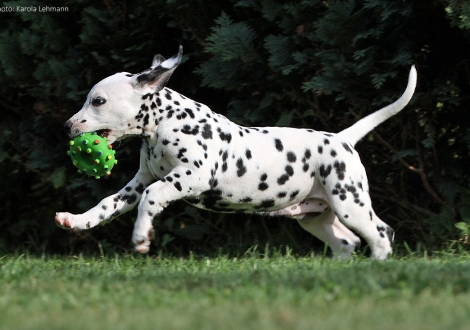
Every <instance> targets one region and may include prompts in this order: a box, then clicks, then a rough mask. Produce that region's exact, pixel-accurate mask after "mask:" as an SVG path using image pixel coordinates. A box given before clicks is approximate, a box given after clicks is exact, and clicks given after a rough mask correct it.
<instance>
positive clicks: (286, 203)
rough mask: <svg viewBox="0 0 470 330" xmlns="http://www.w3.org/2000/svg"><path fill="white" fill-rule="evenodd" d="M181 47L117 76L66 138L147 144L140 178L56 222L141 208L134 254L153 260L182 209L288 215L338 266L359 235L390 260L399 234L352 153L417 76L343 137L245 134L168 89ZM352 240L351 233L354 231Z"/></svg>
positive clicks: (102, 86)
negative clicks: (95, 136) (165, 228)
mask: <svg viewBox="0 0 470 330" xmlns="http://www.w3.org/2000/svg"><path fill="white" fill-rule="evenodd" d="M181 57H182V47H180V50H179V53H178V54H177V55H175V56H174V57H172V58H170V59H168V60H165V59H164V58H163V57H162V56H161V55H157V56H155V58H154V59H153V63H152V66H151V67H150V68H149V69H147V70H145V71H144V72H141V73H139V74H130V73H126V72H120V73H116V74H115V75H112V76H110V77H108V78H106V79H103V80H102V81H100V82H99V83H98V84H96V85H95V86H94V87H93V88H92V89H91V91H90V92H89V94H88V97H87V100H86V102H85V104H84V105H83V107H82V109H81V110H80V111H79V112H78V113H77V114H75V115H74V116H73V117H72V118H70V119H69V120H68V121H67V122H66V124H65V128H66V130H67V132H68V134H69V135H70V137H72V138H73V137H75V136H77V135H79V134H80V133H82V132H92V131H96V132H98V133H99V134H101V135H102V136H106V137H107V138H108V139H109V143H113V142H115V141H118V140H120V139H123V138H126V137H129V136H140V137H141V138H142V139H143V144H142V148H141V153H140V168H139V171H138V172H137V174H136V175H135V177H134V178H133V179H132V180H131V181H130V182H129V183H128V184H127V185H126V186H125V187H124V188H123V189H121V190H120V191H119V192H117V193H116V194H114V195H111V196H109V197H106V198H104V199H103V200H102V201H101V202H100V203H99V204H98V205H97V206H95V207H93V208H92V209H90V210H88V211H87V212H85V213H83V214H70V213H67V212H60V213H56V217H55V222H56V224H57V225H58V226H60V227H62V228H65V229H75V230H84V229H89V228H92V227H94V226H96V225H98V224H103V223H105V222H109V221H111V220H112V219H114V218H115V217H117V216H119V215H120V214H122V213H124V212H127V211H129V210H131V209H132V208H133V207H134V206H136V205H137V204H139V206H138V216H137V220H136V222H135V225H134V231H133V234H132V243H133V245H134V248H135V250H136V251H138V252H141V253H146V252H148V251H149V246H150V241H151V240H152V238H153V237H154V229H153V226H152V221H153V219H154V217H155V216H156V215H158V214H159V213H160V212H161V211H162V210H163V209H164V208H165V207H166V206H167V205H168V204H169V203H170V202H172V201H175V200H178V199H184V200H185V201H186V202H188V203H190V204H192V205H194V206H196V207H199V208H202V209H206V210H212V211H216V212H231V213H234V212H235V213H238V212H241V213H260V214H265V215H273V216H277V215H282V216H285V217H290V218H293V219H296V220H297V221H298V222H299V224H300V225H301V226H302V227H303V228H304V229H305V230H307V231H308V232H310V233H312V234H313V235H314V236H316V237H318V238H319V239H320V240H322V241H324V242H325V243H327V244H328V245H329V247H330V248H331V249H332V251H333V253H334V254H335V255H336V256H337V257H340V258H347V257H349V256H351V254H352V252H353V251H354V250H355V249H356V248H358V246H359V245H360V239H359V237H357V236H356V234H354V233H353V231H355V232H356V233H357V234H359V235H361V236H362V237H363V238H364V239H365V240H366V241H367V243H368V244H369V246H370V248H371V252H372V257H373V258H376V259H386V258H387V257H388V256H389V255H390V254H391V253H392V246H391V244H392V241H393V238H394V232H393V230H392V229H391V228H390V227H389V226H388V225H387V224H386V223H384V222H383V221H382V220H381V219H379V217H378V216H377V215H376V214H375V212H374V210H373V208H372V205H371V199H370V196H369V187H368V182H367V176H366V172H365V169H364V166H363V165H362V163H361V160H360V158H359V155H358V153H357V152H356V151H355V150H354V145H355V144H356V142H357V141H358V140H360V139H361V138H362V137H363V136H364V135H365V134H367V133H368V132H370V131H371V130H372V129H373V128H374V127H376V126H377V125H378V124H380V123H382V122H383V121H385V120H386V119H388V118H389V117H391V116H393V115H394V114H396V113H397V112H399V111H400V110H401V109H403V107H405V106H406V105H407V103H408V102H409V100H410V99H411V97H412V95H413V93H414V89H415V86H416V79H417V74H416V70H415V68H414V67H412V68H411V71H410V75H409V80H408V86H407V87H406V90H405V92H404V94H403V95H402V96H401V97H400V98H399V99H398V100H397V101H396V102H394V103H392V104H391V105H388V106H386V107H384V108H382V109H381V110H378V111H376V112H375V113H372V114H371V115H369V116H367V117H365V118H363V119H361V120H360V121H358V122H357V123H356V124H354V125H352V126H351V127H349V128H347V129H345V130H343V131H341V132H339V133H336V134H334V133H327V132H318V131H315V130H313V129H296V128H284V127H243V126H240V125H237V124H235V123H233V122H231V121H230V120H229V119H227V118H226V117H224V116H222V115H219V114H216V113H214V112H212V111H211V109H209V108H208V107H207V106H205V105H204V104H201V103H198V102H195V101H193V100H191V99H189V98H187V97H185V96H183V95H181V94H179V93H177V92H175V91H173V90H171V89H169V88H166V87H165V84H166V82H167V81H168V79H169V78H170V76H171V74H172V73H173V71H174V70H175V69H176V67H177V66H178V65H179V63H180V61H181ZM352 230H353V231H352Z"/></svg>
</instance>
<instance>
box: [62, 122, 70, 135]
mask: <svg viewBox="0 0 470 330" xmlns="http://www.w3.org/2000/svg"><path fill="white" fill-rule="evenodd" d="M64 128H65V131H66V132H67V134H69V135H70V133H71V129H72V122H71V121H70V120H67V121H66V122H65V124H64Z"/></svg>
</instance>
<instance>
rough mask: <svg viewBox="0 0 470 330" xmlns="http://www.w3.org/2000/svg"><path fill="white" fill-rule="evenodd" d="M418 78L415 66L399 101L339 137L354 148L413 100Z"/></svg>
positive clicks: (347, 129) (365, 118) (371, 115)
mask: <svg viewBox="0 0 470 330" xmlns="http://www.w3.org/2000/svg"><path fill="white" fill-rule="evenodd" d="M416 77H417V73H416V69H415V66H414V65H413V66H412V67H411V70H410V76H409V78H408V86H406V90H405V92H404V93H403V95H402V96H401V97H400V98H399V99H398V100H396V101H395V102H393V103H392V104H390V105H388V106H386V107H384V108H382V109H380V110H377V111H376V112H374V113H372V114H370V115H368V116H367V117H364V118H362V119H361V120H359V121H358V122H357V123H355V124H354V125H352V126H351V127H349V128H346V129H345V130H343V131H341V132H339V133H338V136H342V137H344V138H345V139H346V140H347V141H349V142H350V143H351V144H352V145H353V146H354V145H355V144H356V143H357V141H359V140H360V139H361V138H362V137H363V136H364V135H366V134H367V133H369V132H370V131H372V130H373V129H374V128H375V127H376V126H377V125H379V124H381V123H383V122H384V121H385V120H387V119H388V118H390V117H392V116H393V115H395V114H397V113H398V112H399V111H400V110H401V109H403V108H404V107H405V106H406V105H407V104H408V102H409V101H410V100H411V97H412V96H413V93H414V91H415V87H416Z"/></svg>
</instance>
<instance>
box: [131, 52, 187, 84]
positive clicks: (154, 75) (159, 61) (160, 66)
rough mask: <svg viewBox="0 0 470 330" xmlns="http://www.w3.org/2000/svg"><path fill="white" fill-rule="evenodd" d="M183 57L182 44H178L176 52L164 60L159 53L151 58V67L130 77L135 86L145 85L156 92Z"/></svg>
mask: <svg viewBox="0 0 470 330" xmlns="http://www.w3.org/2000/svg"><path fill="white" fill-rule="evenodd" d="M182 57H183V46H180V48H179V52H178V54H176V55H175V56H173V57H171V58H169V59H167V60H165V58H164V57H163V56H161V55H156V56H155V57H154V58H153V62H152V67H151V68H150V69H149V70H147V71H145V72H142V73H140V74H137V75H135V76H134V77H133V78H132V79H133V80H134V84H135V86H136V87H141V88H144V87H147V88H150V89H151V90H153V91H154V92H158V91H160V90H162V89H163V87H165V85H166V83H167V82H168V80H169V79H170V77H171V75H172V74H173V71H174V70H175V69H176V68H177V67H178V65H179V64H180V62H181V58H182Z"/></svg>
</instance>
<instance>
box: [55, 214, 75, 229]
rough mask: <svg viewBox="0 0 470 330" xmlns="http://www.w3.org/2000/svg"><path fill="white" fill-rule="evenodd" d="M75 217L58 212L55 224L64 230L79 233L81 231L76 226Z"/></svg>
mask: <svg viewBox="0 0 470 330" xmlns="http://www.w3.org/2000/svg"><path fill="white" fill-rule="evenodd" d="M73 216H74V215H73V214H71V213H68V212H57V213H56V214H55V224H56V225H57V226H59V227H60V228H62V229H66V230H73V231H78V230H80V229H79V228H77V227H75V226H74V222H73V219H72V218H73Z"/></svg>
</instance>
